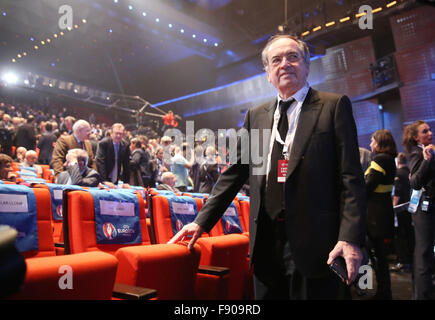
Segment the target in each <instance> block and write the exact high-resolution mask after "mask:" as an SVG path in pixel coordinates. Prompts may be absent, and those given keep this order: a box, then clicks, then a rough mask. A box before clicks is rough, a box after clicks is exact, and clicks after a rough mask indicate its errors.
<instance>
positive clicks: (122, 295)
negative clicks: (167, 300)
mask: <svg viewBox="0 0 435 320" xmlns="http://www.w3.org/2000/svg"><path fill="white" fill-rule="evenodd" d="M112 296H113V297H115V298H119V299H125V300H149V299H152V298H155V297H156V296H157V290H154V289H148V288H142V287H136V286H131V285H128V284H123V283H115V286H114V287H113V293H112Z"/></svg>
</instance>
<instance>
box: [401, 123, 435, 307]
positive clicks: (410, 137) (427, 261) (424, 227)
mask: <svg viewBox="0 0 435 320" xmlns="http://www.w3.org/2000/svg"><path fill="white" fill-rule="evenodd" d="M402 143H403V145H404V146H405V149H406V151H407V153H408V161H409V170H410V172H411V179H410V184H411V188H412V189H413V190H421V191H422V192H421V194H420V199H419V202H418V204H419V205H418V207H417V208H416V210H415V212H413V213H412V221H413V223H414V235H415V248H414V265H413V295H414V299H416V300H433V298H434V285H433V282H432V274H433V272H434V270H433V267H434V251H433V248H434V235H435V206H434V200H435V160H434V159H435V156H434V151H433V148H434V146H433V145H432V132H431V130H430V127H429V125H428V124H427V123H426V122H424V121H422V120H417V121H415V122H413V123H411V124H410V125H408V126H406V127H405V130H404V132H403V139H402ZM411 211H412V209H411Z"/></svg>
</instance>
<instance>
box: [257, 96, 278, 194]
mask: <svg viewBox="0 0 435 320" xmlns="http://www.w3.org/2000/svg"><path fill="white" fill-rule="evenodd" d="M276 104H277V100H276V99H274V100H272V101H271V102H269V103H266V104H265V105H264V107H263V108H262V109H260V110H259V112H260V113H259V114H258V116H257V117H255V118H256V119H257V120H258V129H269V130H272V126H273V114H274V113H275V108H276ZM263 143H264V142H263V137H262V136H260V141H259V150H263V147H264V145H263ZM265 147H266V148H265V153H264V154H263V158H264V161H265V162H266V164H265V166H267V156H268V154H269V147H270V140H268V141H267V142H266V146H265ZM257 179H258V183H259V185H260V186H262V185H263V184H264V183H265V182H266V174H261V175H257Z"/></svg>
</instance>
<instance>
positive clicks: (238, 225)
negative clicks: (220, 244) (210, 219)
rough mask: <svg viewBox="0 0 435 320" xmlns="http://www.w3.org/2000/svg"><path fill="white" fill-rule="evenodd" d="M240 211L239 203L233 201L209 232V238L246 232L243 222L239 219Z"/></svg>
mask: <svg viewBox="0 0 435 320" xmlns="http://www.w3.org/2000/svg"><path fill="white" fill-rule="evenodd" d="M240 212H241V209H240V204H239V201H237V200H233V202H232V203H231V204H230V205H229V207H228V208H227V210H226V211H225V213H224V214H223V215H222V218H220V219H219V221H218V223H216V225H215V226H214V227H213V229H212V230H210V236H212V237H214V236H222V235H226V234H232V233H243V232H245V231H247V229H246V227H245V221H244V220H243V219H242V218H241V214H240Z"/></svg>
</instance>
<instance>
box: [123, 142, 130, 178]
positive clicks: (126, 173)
mask: <svg viewBox="0 0 435 320" xmlns="http://www.w3.org/2000/svg"><path fill="white" fill-rule="evenodd" d="M122 157H123V158H122V177H123V178H122V179H123V181H125V182H126V183H128V182H129V181H130V147H129V146H128V145H126V147H125V151H124V154H123V155H122Z"/></svg>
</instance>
